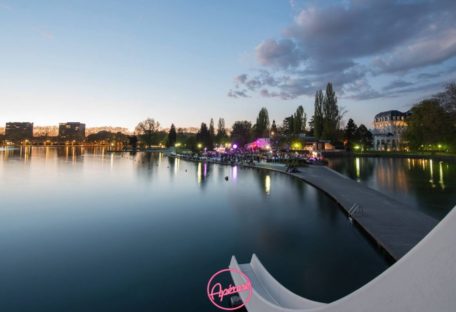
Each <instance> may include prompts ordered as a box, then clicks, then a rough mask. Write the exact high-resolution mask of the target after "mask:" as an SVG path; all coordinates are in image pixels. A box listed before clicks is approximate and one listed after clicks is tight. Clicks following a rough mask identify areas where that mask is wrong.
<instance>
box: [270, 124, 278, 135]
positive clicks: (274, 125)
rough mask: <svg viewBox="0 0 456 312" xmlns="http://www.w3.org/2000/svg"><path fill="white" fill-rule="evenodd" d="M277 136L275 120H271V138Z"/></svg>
mask: <svg viewBox="0 0 456 312" xmlns="http://www.w3.org/2000/svg"><path fill="white" fill-rule="evenodd" d="M277 134H278V132H277V126H276V123H275V120H273V121H272V125H271V137H273V136H276V135H277Z"/></svg>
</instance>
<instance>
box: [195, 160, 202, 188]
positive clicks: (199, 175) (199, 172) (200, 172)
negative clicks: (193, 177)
mask: <svg viewBox="0 0 456 312" xmlns="http://www.w3.org/2000/svg"><path fill="white" fill-rule="evenodd" d="M196 174H197V176H198V184H200V183H201V176H202V167H201V163H200V162H199V163H198V170H197V173H196Z"/></svg>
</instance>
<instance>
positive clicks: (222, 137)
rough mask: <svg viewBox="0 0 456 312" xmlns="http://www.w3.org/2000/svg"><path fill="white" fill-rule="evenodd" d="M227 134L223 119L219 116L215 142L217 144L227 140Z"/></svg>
mask: <svg viewBox="0 0 456 312" xmlns="http://www.w3.org/2000/svg"><path fill="white" fill-rule="evenodd" d="M227 139H228V135H227V133H226V129H225V119H223V118H219V120H218V123H217V135H216V136H215V142H217V144H223V143H225V142H226V141H227Z"/></svg>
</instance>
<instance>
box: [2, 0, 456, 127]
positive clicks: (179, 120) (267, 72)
mask: <svg viewBox="0 0 456 312" xmlns="http://www.w3.org/2000/svg"><path fill="white" fill-rule="evenodd" d="M452 9H456V8H455V5H454V4H453V3H452V1H446V0H441V1H431V0H430V1H392V0H391V1H390V0H382V1H379V0H372V1H367V0H353V1H326V2H325V1H288V0H271V1H264V0H263V1H259V0H258V1H257V0H255V1H248V0H230V1H202V0H197V1H176V0H166V1H93V0H92V1H76V0H74V1H59V0H55V1H32V0H29V1H21V0H15V1H12V0H0V40H1V45H0V47H1V48H0V125H2V124H4V123H5V122H7V121H33V122H35V124H36V125H53V124H57V123H58V122H62V121H82V122H85V123H86V124H87V125H88V126H89V127H90V126H102V125H113V126H124V127H128V128H130V129H132V128H134V126H135V125H136V124H137V123H138V122H139V121H140V120H142V119H145V118H146V117H152V118H155V119H156V120H158V121H159V122H160V123H161V125H162V126H164V127H168V126H169V125H170V123H171V122H174V123H175V124H176V125H177V126H178V127H179V126H198V125H199V124H200V123H201V122H203V121H204V122H208V121H209V119H210V118H211V117H213V118H214V119H217V118H218V117H224V118H225V120H226V122H227V124H228V125H231V123H232V122H233V121H235V120H239V119H247V120H251V121H254V120H255V118H256V115H257V113H258V111H259V109H260V108H261V107H263V106H264V107H267V108H268V110H269V112H270V117H271V119H276V120H277V121H278V122H279V123H280V122H281V121H282V120H283V118H284V117H286V116H287V115H290V114H291V113H292V112H293V111H294V110H295V109H296V107H297V105H300V104H302V105H303V106H304V108H305V111H306V112H307V114H308V115H311V114H312V113H313V94H314V93H315V91H316V90H317V89H318V88H321V87H324V84H325V83H326V82H327V81H333V82H334V84H335V87H336V90H337V91H338V95H339V104H340V105H341V106H343V107H344V108H345V109H346V110H347V113H346V118H345V119H347V118H348V117H353V118H354V119H355V121H356V122H357V123H366V124H368V125H369V126H370V123H371V120H372V118H373V116H374V115H375V114H376V113H377V112H379V111H382V110H387V109H400V110H406V109H408V108H409V107H410V106H411V104H413V103H414V102H416V101H417V100H419V99H421V98H423V97H425V96H428V95H429V94H433V93H435V92H437V91H439V90H440V89H442V86H443V85H444V84H445V83H446V82H448V81H451V80H455V79H456V75H455V74H454V72H455V71H454V69H455V68H456V60H455V56H456V36H455V35H456V26H455V22H454V18H450V17H448V16H447V15H448V13H445V12H448V11H449V12H452V11H451V10H452ZM404 11H405V12H408V14H407V15H406V16H404V14H403V12H404ZM453 12H454V11H453ZM409 15H410V16H409ZM354 19H356V22H353V20H354ZM399 20H400V21H402V22H400V23H399V22H397V23H396V21H399ZM396 24H397V25H396ZM391 25H394V27H392V26H391ZM431 47H432V49H431V50H430V48H431Z"/></svg>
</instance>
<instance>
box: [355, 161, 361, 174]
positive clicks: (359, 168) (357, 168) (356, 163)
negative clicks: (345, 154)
mask: <svg viewBox="0 0 456 312" xmlns="http://www.w3.org/2000/svg"><path fill="white" fill-rule="evenodd" d="M355 166H356V177H357V178H358V179H359V177H360V176H361V165H360V160H359V157H357V158H356V159H355Z"/></svg>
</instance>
